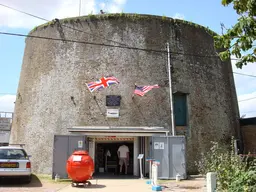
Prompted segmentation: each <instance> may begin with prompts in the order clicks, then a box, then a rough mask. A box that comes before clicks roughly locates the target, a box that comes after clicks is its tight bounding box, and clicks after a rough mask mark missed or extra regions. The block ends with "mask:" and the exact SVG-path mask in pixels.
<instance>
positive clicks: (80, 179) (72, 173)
mask: <svg viewBox="0 0 256 192" xmlns="http://www.w3.org/2000/svg"><path fill="white" fill-rule="evenodd" d="M66 170H67V173H68V176H69V177H70V178H71V179H72V181H73V183H72V186H73V184H74V183H76V184H78V183H84V184H85V183H88V184H90V182H87V180H89V179H91V178H92V175H93V173H94V163H93V160H92V158H91V157H90V156H89V154H88V152H87V151H83V150H80V151H75V152H74V153H73V154H72V155H71V156H70V157H69V159H68V161H67V165H66Z"/></svg>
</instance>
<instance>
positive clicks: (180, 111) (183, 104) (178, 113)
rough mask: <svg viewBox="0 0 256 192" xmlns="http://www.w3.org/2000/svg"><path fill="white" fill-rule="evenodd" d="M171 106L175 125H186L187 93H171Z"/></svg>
mask: <svg viewBox="0 0 256 192" xmlns="http://www.w3.org/2000/svg"><path fill="white" fill-rule="evenodd" d="M173 107H174V117H175V125H176V126H186V125H187V94H184V93H175V94H174V95H173Z"/></svg>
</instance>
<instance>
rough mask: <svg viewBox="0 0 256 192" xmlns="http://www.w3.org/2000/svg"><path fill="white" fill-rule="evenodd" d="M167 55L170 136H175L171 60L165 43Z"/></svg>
mask: <svg viewBox="0 0 256 192" xmlns="http://www.w3.org/2000/svg"><path fill="white" fill-rule="evenodd" d="M167 55H168V58H167V59H168V74H169V92H170V105H171V121H172V123H171V126H172V136H175V135H176V133H175V123H174V112H173V98H172V72H171V61H170V46H169V43H167Z"/></svg>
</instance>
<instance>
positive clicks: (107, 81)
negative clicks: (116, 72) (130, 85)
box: [86, 76, 119, 92]
mask: <svg viewBox="0 0 256 192" xmlns="http://www.w3.org/2000/svg"><path fill="white" fill-rule="evenodd" d="M118 83H119V81H118V80H117V78H115V77H113V76H111V77H102V78H101V79H99V80H98V81H95V82H90V83H86V85H87V87H88V89H89V90H90V92H93V91H95V90H98V89H102V88H105V87H108V86H110V85H113V84H118Z"/></svg>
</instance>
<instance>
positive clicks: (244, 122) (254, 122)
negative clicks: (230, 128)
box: [240, 117, 256, 126]
mask: <svg viewBox="0 0 256 192" xmlns="http://www.w3.org/2000/svg"><path fill="white" fill-rule="evenodd" d="M240 125H241V126H243V125H256V117H250V118H245V119H240Z"/></svg>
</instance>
